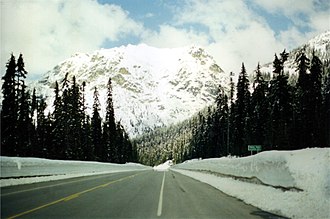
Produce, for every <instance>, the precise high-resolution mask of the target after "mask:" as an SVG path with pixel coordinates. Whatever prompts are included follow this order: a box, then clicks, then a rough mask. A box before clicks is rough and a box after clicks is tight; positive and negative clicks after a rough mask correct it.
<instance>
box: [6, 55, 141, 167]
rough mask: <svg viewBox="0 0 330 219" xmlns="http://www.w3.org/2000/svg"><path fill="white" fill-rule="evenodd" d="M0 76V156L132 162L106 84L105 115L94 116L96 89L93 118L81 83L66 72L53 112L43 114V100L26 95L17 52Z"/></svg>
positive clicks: (57, 89)
mask: <svg viewBox="0 0 330 219" xmlns="http://www.w3.org/2000/svg"><path fill="white" fill-rule="evenodd" d="M6 67H7V70H6V73H5V75H4V76H3V78H2V79H3V85H2V92H3V99H2V108H1V155H2V156H20V157H42V158H51V159H65V160H66V159H70V160H89V161H91V160H96V161H102V162H113V163H126V162H129V161H136V160H137V157H136V150H135V149H134V148H133V145H132V144H131V141H130V139H129V137H128V134H127V133H126V132H125V130H124V128H123V127H122V125H121V124H120V122H116V121H115V115H114V110H113V101H112V84H111V79H109V81H108V84H107V106H106V116H105V119H104V120H102V119H101V116H100V113H99V112H100V103H99V97H98V91H97V89H96V88H95V89H94V103H93V114H92V116H89V115H88V114H87V113H86V104H85V85H86V84H85V82H83V83H82V84H81V85H79V84H77V83H76V79H75V77H73V78H72V79H71V80H70V79H69V78H68V76H67V75H68V74H67V75H66V77H65V78H64V80H63V81H61V82H60V84H59V83H58V82H56V85H55V89H54V96H55V99H54V103H53V108H54V110H53V112H51V113H50V112H49V113H48V115H47V114H46V111H45V110H46V107H47V106H46V102H45V98H44V97H42V96H38V95H37V94H36V90H35V89H34V90H33V92H32V95H31V94H30V91H29V89H28V88H27V86H26V85H25V78H26V75H27V71H26V70H25V67H24V61H23V56H22V54H21V55H20V56H19V58H18V60H17V62H16V59H15V56H14V55H11V58H10V60H9V61H8V63H7V65H6Z"/></svg>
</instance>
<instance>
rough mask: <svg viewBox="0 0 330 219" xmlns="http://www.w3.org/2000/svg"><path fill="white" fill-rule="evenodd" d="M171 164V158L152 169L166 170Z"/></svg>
mask: <svg viewBox="0 0 330 219" xmlns="http://www.w3.org/2000/svg"><path fill="white" fill-rule="evenodd" d="M172 165H173V161H172V160H168V161H166V162H165V163H162V164H159V165H158V166H154V167H153V169H154V170H155V171H168V169H169V168H170V167H171V166H172Z"/></svg>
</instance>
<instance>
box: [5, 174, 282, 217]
mask: <svg viewBox="0 0 330 219" xmlns="http://www.w3.org/2000/svg"><path fill="white" fill-rule="evenodd" d="M1 218H279V217H277V216H276V215H272V214H270V213H267V212H264V211H261V210H260V209H258V208H256V207H253V206H251V205H247V204H245V203H244V202H242V201H240V200H237V199H235V198H232V197H230V196H227V195H225V194H224V193H222V192H220V191H219V190H216V189H214V188H213V187H211V186H209V185H207V184H204V183H201V182H199V181H196V180H194V179H191V178H189V177H187V176H184V175H181V174H179V173H176V172H172V171H167V172H156V171H152V170H148V171H137V172H122V173H113V174H107V175H97V176H89V177H81V178H74V179H67V180H60V181H53V182H47V183H36V184H31V185H23V186H12V187H5V188H2V190H1Z"/></svg>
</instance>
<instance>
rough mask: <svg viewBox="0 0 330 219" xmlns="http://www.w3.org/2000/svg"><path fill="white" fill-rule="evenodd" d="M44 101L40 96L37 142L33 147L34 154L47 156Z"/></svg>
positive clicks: (48, 154)
mask: <svg viewBox="0 0 330 219" xmlns="http://www.w3.org/2000/svg"><path fill="white" fill-rule="evenodd" d="M45 109H46V102H45V99H44V98H43V97H40V99H39V101H38V107H37V128H36V132H37V142H36V145H35V147H34V150H35V151H34V156H37V157H49V156H50V151H49V142H48V141H47V140H48V138H47V137H48V136H47V133H46V131H47V120H46V116H45Z"/></svg>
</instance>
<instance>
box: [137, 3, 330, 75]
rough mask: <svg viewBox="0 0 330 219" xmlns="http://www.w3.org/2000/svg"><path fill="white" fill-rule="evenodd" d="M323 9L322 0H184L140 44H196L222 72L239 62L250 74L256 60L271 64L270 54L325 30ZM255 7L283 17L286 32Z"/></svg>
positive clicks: (233, 68)
mask: <svg viewBox="0 0 330 219" xmlns="http://www.w3.org/2000/svg"><path fill="white" fill-rule="evenodd" d="M181 3H182V2H181ZM324 5H325V6H324ZM327 5H329V3H327V2H324V0H318V1H317V0H306V1H300V0H290V1H287V0H278V1H263V0H251V1H244V0H235V1H227V0H186V1H184V2H183V3H182V4H179V5H175V6H173V7H172V10H173V11H172V13H173V20H172V21H171V22H170V23H166V24H163V25H160V28H159V31H151V32H148V34H147V37H144V38H143V40H142V41H144V42H146V43H147V44H150V45H153V46H158V47H175V46H182V45H189V44H199V45H202V46H204V47H205V48H206V49H207V50H208V51H209V52H210V53H211V55H213V56H214V57H215V59H216V60H217V62H218V63H219V65H221V67H222V68H223V69H224V70H225V71H227V72H229V71H234V72H239V71H240V68H241V63H242V62H244V63H245V66H246V67H247V70H248V71H253V70H254V69H255V68H256V65H257V63H258V62H260V63H261V64H263V63H266V62H269V61H272V59H273V57H274V53H279V52H281V51H283V49H293V48H295V47H297V46H299V45H301V44H302V43H304V42H306V41H307V40H308V39H310V38H312V37H313V36H315V35H316V34H319V33H321V32H323V31H325V30H326V29H329V16H328V13H329V7H328V6H327ZM256 8H257V9H258V8H262V9H263V10H266V11H267V12H268V13H274V14H276V15H277V16H285V17H286V18H288V19H289V20H290V21H291V24H289V26H288V29H286V30H281V31H278V30H274V29H272V27H271V26H270V25H271V24H269V23H268V22H269V21H268V20H267V19H266V17H264V16H265V15H264V14H261V13H260V10H259V11H258V10H257V9H256ZM284 26H285V25H284ZM306 29H307V30H308V31H307V30H306ZM144 36H145V35H144Z"/></svg>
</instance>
